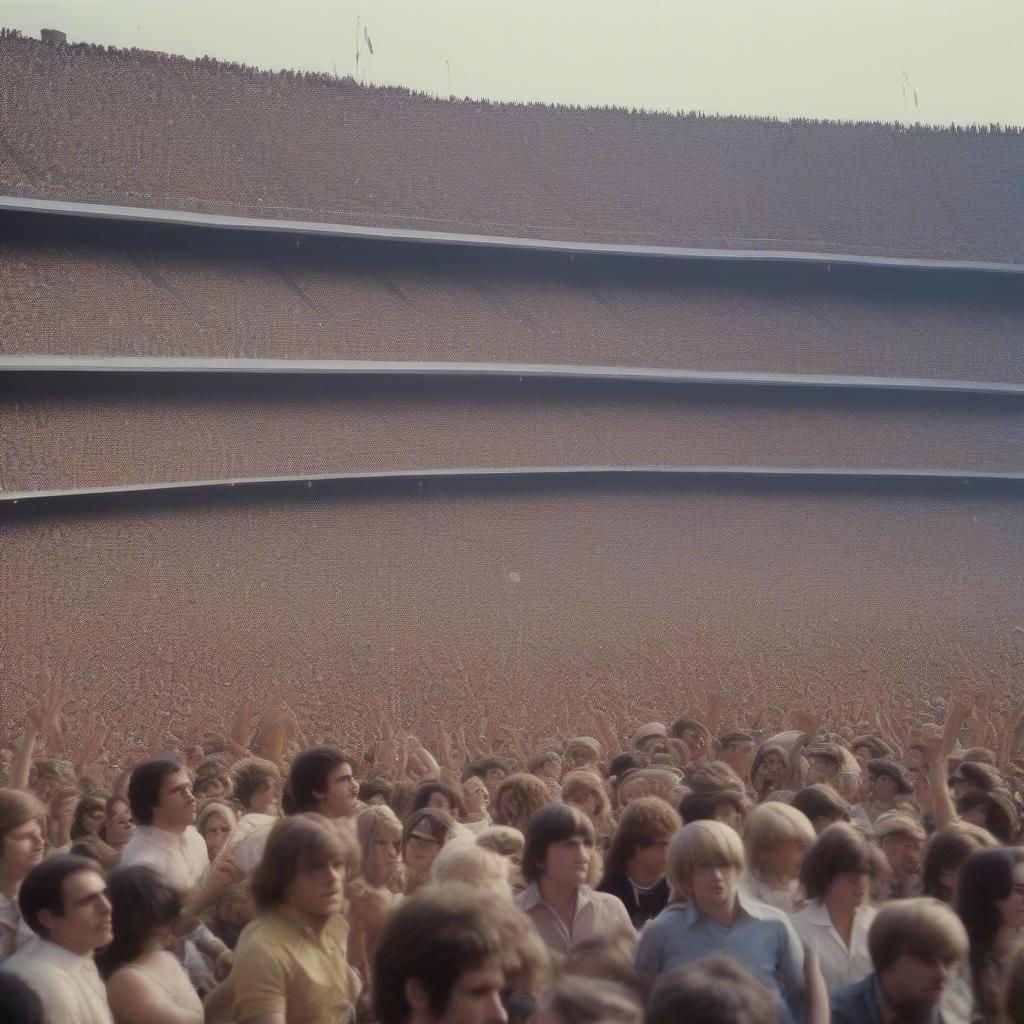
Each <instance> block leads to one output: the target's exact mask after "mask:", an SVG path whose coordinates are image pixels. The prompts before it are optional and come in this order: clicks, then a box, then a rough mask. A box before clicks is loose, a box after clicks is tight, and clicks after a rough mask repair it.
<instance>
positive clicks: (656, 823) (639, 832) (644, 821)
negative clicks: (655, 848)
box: [602, 796, 683, 882]
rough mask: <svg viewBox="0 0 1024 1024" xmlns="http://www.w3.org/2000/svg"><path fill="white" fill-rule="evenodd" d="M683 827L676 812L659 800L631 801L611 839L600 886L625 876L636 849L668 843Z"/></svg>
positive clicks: (650, 797)
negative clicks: (654, 843) (652, 844)
mask: <svg viewBox="0 0 1024 1024" xmlns="http://www.w3.org/2000/svg"><path fill="white" fill-rule="evenodd" d="M682 827H683V822H682V819H681V818H680V817H679V814H678V813H677V812H676V810H675V808H673V807H672V805H671V804H669V803H666V802H665V801H664V800H662V799H661V797H660V796H641V797H637V799H636V800H633V801H631V802H630V804H629V805H628V806H627V807H626V809H625V810H624V811H623V812H622V817H621V818H620V819H619V826H618V828H617V829H616V830H615V835H614V836H613V837H612V845H611V847H610V848H609V850H608V856H607V857H606V859H605V864H604V878H603V879H602V882H607V881H608V880H609V879H610V878H614V877H616V876H619V875H624V874H625V873H626V866H627V865H628V864H629V861H630V859H631V858H632V857H633V855H634V854H635V853H636V850H637V847H638V846H646V845H649V844H650V843H652V842H657V841H658V840H666V841H667V840H670V839H671V838H672V836H674V835H675V834H676V832H678V831H679V830H680V829H681V828H682Z"/></svg>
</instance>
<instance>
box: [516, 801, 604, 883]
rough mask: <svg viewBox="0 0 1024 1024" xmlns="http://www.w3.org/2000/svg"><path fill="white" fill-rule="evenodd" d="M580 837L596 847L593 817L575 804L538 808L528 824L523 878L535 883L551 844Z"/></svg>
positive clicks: (541, 872) (542, 871)
mask: <svg viewBox="0 0 1024 1024" xmlns="http://www.w3.org/2000/svg"><path fill="white" fill-rule="evenodd" d="M576 836H580V837H581V838H582V839H583V841H584V842H585V843H586V844H587V845H588V846H593V845H594V842H595V839H594V826H593V823H592V822H591V820H590V819H589V818H588V817H587V816H586V815H585V814H584V813H583V812H582V811H581V810H580V809H579V808H578V807H573V806H572V804H548V806H547V807H542V808H541V809H540V810H539V811H537V812H536V813H535V814H534V815H533V817H532V818H530V823H529V824H528V825H527V826H526V846H525V848H524V849H523V878H525V879H526V881H527V882H536V881H538V880H539V879H540V876H541V875H542V874H543V873H544V862H545V861H546V860H547V856H548V847H549V846H550V845H551V844H552V843H561V842H564V841H565V840H566V839H573V838H575V837H576Z"/></svg>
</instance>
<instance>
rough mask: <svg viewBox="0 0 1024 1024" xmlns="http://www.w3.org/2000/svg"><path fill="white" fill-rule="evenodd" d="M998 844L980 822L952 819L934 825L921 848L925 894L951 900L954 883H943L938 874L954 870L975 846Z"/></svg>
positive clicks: (980, 848)
mask: <svg viewBox="0 0 1024 1024" xmlns="http://www.w3.org/2000/svg"><path fill="white" fill-rule="evenodd" d="M998 845H999V843H998V842H996V839H995V837H994V836H992V835H990V834H989V833H988V832H986V831H985V829H983V828H982V827H981V826H980V825H972V824H971V823H970V822H967V821H952V822H950V823H949V824H948V825H943V826H941V827H940V828H937V829H936V830H935V831H934V832H933V833H932V835H931V838H930V839H929V840H928V844H927V845H926V846H925V848H924V857H923V858H922V860H921V885H922V890H923V892H924V895H925V896H934V897H935V898H936V899H939V900H942V902H943V903H952V902H953V897H954V895H955V893H956V886H955V885H947V884H946V883H945V882H944V881H943V880H942V876H943V875H944V874H945V873H946V872H947V871H952V872H954V873H958V872H959V871H960V868H961V867H963V865H964V862H965V861H966V860H967V858H968V857H970V855H971V854H972V853H975V852H976V851H978V850H992V849H995V848H996V847H997V846H998Z"/></svg>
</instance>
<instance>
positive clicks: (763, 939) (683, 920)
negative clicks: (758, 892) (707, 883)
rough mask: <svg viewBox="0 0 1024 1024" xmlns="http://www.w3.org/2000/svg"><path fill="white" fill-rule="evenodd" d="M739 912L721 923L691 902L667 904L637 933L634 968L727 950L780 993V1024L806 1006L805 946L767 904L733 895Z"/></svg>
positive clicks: (681, 962) (656, 968)
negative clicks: (729, 923)
mask: <svg viewBox="0 0 1024 1024" xmlns="http://www.w3.org/2000/svg"><path fill="white" fill-rule="evenodd" d="M736 900H737V904H738V911H739V913H738V914H737V916H736V920H735V921H734V922H733V924H732V927H730V928H724V927H723V926H722V925H720V924H715V922H714V921H709V920H708V919H707V918H706V917H702V916H701V915H700V913H699V912H698V910H697V908H696V907H695V906H694V905H693V904H692V903H687V904H678V903H672V904H669V906H667V907H666V908H665V909H664V910H663V911H662V912H661V913H660V914H659V915H658V916H657V917H656V918H655V919H654V920H653V921H649V922H648V923H647V926H646V927H645V928H644V930H643V931H642V932H641V933H640V943H639V945H638V946H637V950H636V966H637V970H639V971H641V972H642V973H644V974H646V975H649V976H650V977H652V978H653V977H655V976H656V975H658V974H661V973H662V972H664V971H668V970H671V969H672V968H673V967H683V966H685V965H687V964H692V963H696V962H697V961H698V960H703V959H704V958H705V957H709V956H714V955H715V954H716V953H728V954H731V955H732V956H733V957H735V958H736V959H737V960H739V962H740V963H741V964H743V966H744V967H746V968H747V969H748V970H750V971H752V972H753V973H754V974H755V975H756V976H757V977H758V978H760V979H761V981H763V982H764V983H765V984H766V985H767V986H768V987H769V988H770V989H771V990H772V991H773V992H775V993H776V994H777V995H778V996H779V1009H780V1012H781V1020H782V1022H783V1024H790V1022H792V1021H793V1019H794V1015H796V1016H802V1011H803V1008H804V999H803V992H804V951H803V946H802V945H801V943H800V939H799V938H798V936H797V934H796V930H795V929H794V928H793V925H792V924H791V923H790V921H789V918H788V917H787V916H786V915H785V914H784V913H783V912H782V911H781V910H776V909H775V908H774V907H769V906H768V905H767V904H764V903H758V902H756V901H755V900H752V899H750V898H749V897H745V896H743V895H742V894H737V897H736Z"/></svg>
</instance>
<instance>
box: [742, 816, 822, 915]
mask: <svg viewBox="0 0 1024 1024" xmlns="http://www.w3.org/2000/svg"><path fill="white" fill-rule="evenodd" d="M816 838H817V837H816V835H815V832H814V826H813V825H812V824H811V823H810V821H809V820H808V818H807V815H806V814H804V813H803V812H802V811H798V810H796V809H795V808H793V807H790V806H789V805H788V804H783V803H779V802H777V801H769V802H768V803H763V804H758V805H757V806H756V807H755V808H754V809H753V810H752V811H751V812H750V814H749V815H747V820H746V821H745V822H744V825H743V848H744V852H745V854H746V862H747V870H746V873H745V874H744V876H743V878H742V879H741V880H740V889H741V891H742V892H743V893H744V895H746V896H748V897H749V898H750V899H754V900H758V901H760V902H761V903H767V904H768V905H769V906H771V907H778V908H779V910H784V911H785V912H786V913H787V914H794V913H796V912H797V911H798V910H800V909H801V908H802V907H803V905H804V899H803V896H802V895H801V893H800V889H799V878H800V862H801V861H802V860H803V857H804V852H805V851H806V850H807V848H808V847H809V846H810V845H811V844H812V843H813V842H814V840H815V839H816Z"/></svg>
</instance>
